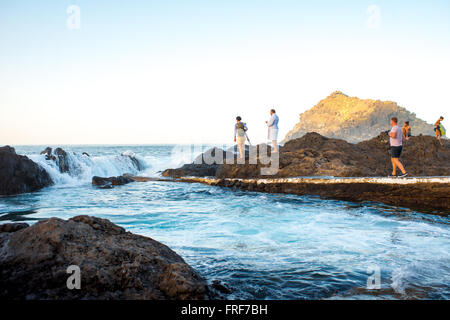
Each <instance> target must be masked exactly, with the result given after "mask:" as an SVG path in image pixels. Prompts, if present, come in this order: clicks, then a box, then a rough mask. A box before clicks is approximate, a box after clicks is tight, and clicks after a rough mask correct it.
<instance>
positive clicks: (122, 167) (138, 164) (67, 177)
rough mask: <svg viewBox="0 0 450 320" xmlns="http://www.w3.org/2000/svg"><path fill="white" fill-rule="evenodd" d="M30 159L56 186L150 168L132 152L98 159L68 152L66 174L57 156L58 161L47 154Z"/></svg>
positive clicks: (87, 181) (135, 173)
mask: <svg viewBox="0 0 450 320" xmlns="http://www.w3.org/2000/svg"><path fill="white" fill-rule="evenodd" d="M52 155H54V153H53V154H52ZM28 157H29V158H30V159H31V160H33V161H34V162H36V163H37V164H39V165H40V166H41V167H42V168H44V170H45V171H47V172H48V173H49V175H50V177H51V178H52V180H53V182H54V183H55V184H56V185H79V184H84V183H90V182H91V179H92V177H94V176H101V177H112V176H120V175H123V174H125V173H129V174H133V175H137V174H139V172H141V171H143V170H146V169H148V168H149V164H148V163H147V162H146V160H145V159H144V158H141V157H139V156H137V155H135V154H134V153H133V152H131V151H126V152H123V153H122V154H119V155H116V156H111V155H108V156H97V157H94V156H92V157H91V156H89V155H87V154H77V153H72V152H67V153H66V155H65V156H64V160H63V161H64V163H65V165H66V170H67V171H66V172H62V170H61V168H60V163H59V162H60V161H61V159H60V158H58V157H57V156H55V158H56V159H55V158H53V159H48V157H47V156H46V155H45V154H39V155H29V156H28Z"/></svg>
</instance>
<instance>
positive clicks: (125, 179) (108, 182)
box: [92, 175, 135, 188]
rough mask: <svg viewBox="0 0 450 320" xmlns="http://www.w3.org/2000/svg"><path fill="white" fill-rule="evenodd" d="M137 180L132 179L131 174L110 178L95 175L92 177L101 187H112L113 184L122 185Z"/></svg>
mask: <svg viewBox="0 0 450 320" xmlns="http://www.w3.org/2000/svg"><path fill="white" fill-rule="evenodd" d="M133 181H135V180H134V179H132V178H131V177H130V176H129V175H123V176H118V177H109V178H102V177H97V176H95V177H93V178H92V184H93V185H95V186H99V187H104V188H108V187H112V186H121V185H124V184H127V183H130V182H133Z"/></svg>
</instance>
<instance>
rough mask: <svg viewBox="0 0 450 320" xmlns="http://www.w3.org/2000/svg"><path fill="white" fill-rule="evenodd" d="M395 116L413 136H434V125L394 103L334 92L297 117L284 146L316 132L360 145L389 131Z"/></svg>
mask: <svg viewBox="0 0 450 320" xmlns="http://www.w3.org/2000/svg"><path fill="white" fill-rule="evenodd" d="M393 116H395V117H397V118H398V119H399V121H400V123H401V124H403V122H404V121H409V122H410V125H411V127H412V134H413V135H419V134H424V135H433V125H431V124H429V123H427V122H425V121H423V120H421V119H419V118H417V116H416V115H415V114H414V113H412V112H409V111H408V110H406V109H405V108H403V107H400V106H399V105H397V103H395V102H391V101H380V100H369V99H366V100H362V99H359V98H356V97H349V96H347V95H345V94H344V93H342V92H339V91H336V92H334V93H332V94H331V95H330V96H329V97H327V98H326V99H324V100H322V101H320V102H319V103H318V104H317V105H316V106H314V107H313V108H311V109H309V110H307V111H306V112H304V113H302V114H301V115H300V122H299V123H297V124H296V125H295V127H294V128H293V129H292V130H291V131H290V132H289V133H288V134H287V135H286V137H285V139H284V140H283V143H285V142H287V141H289V140H293V139H296V138H300V137H302V136H303V135H305V134H306V133H308V132H317V133H320V134H321V135H323V136H326V137H329V138H337V139H344V140H346V141H348V142H352V143H355V142H360V141H363V140H368V139H371V138H373V137H376V136H377V135H378V134H379V133H380V132H381V131H385V130H388V129H389V119H390V118H391V117H393Z"/></svg>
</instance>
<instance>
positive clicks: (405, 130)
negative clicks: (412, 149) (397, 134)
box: [402, 121, 411, 140]
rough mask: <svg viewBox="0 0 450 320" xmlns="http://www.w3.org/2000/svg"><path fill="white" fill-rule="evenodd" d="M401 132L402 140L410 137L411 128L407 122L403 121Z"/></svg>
mask: <svg viewBox="0 0 450 320" xmlns="http://www.w3.org/2000/svg"><path fill="white" fill-rule="evenodd" d="M402 131H403V138H405V139H406V140H409V137H411V127H410V126H409V121H405V124H404V125H403V128H402Z"/></svg>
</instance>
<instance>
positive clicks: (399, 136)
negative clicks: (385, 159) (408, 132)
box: [389, 126, 403, 147]
mask: <svg viewBox="0 0 450 320" xmlns="http://www.w3.org/2000/svg"><path fill="white" fill-rule="evenodd" d="M391 132H395V138H392V137H390V138H389V143H390V144H391V147H399V146H401V145H402V143H403V131H402V128H400V127H399V126H393V127H392V129H391Z"/></svg>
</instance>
